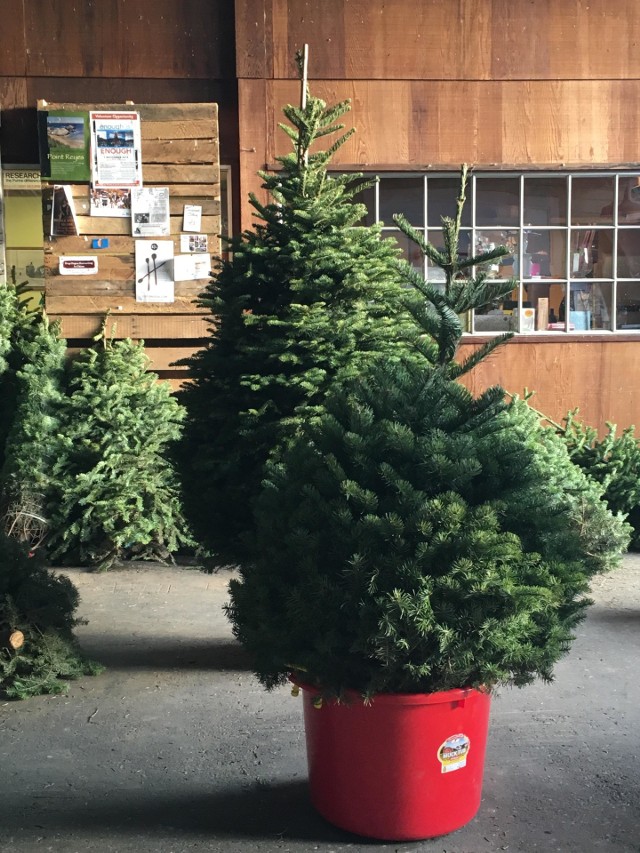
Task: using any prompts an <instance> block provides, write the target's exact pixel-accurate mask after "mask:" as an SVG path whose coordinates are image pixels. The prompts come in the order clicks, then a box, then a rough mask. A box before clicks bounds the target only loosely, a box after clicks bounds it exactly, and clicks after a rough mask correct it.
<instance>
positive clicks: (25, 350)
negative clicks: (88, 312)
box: [0, 312, 66, 548]
mask: <svg viewBox="0 0 640 853" xmlns="http://www.w3.org/2000/svg"><path fill="white" fill-rule="evenodd" d="M65 353H66V342H65V341H64V340H63V339H61V338H60V336H59V327H58V325H57V324H55V323H54V324H50V323H49V321H48V319H47V317H46V315H45V314H43V313H40V312H37V313H35V314H33V315H31V317H30V318H29V322H22V323H20V324H16V333H15V334H14V340H13V352H12V357H11V359H10V362H11V363H12V365H13V369H12V370H11V371H10V372H8V373H7V374H6V376H5V378H7V379H8V381H10V382H11V384H12V386H13V388H12V392H13V393H12V394H9V395H8V396H9V397H12V398H13V400H14V405H13V411H12V413H11V414H12V419H11V422H10V423H9V426H8V429H7V436H6V441H5V445H4V464H3V465H2V467H1V468H0V518H2V521H3V526H4V529H5V532H6V533H8V534H9V535H11V536H14V537H16V538H19V539H22V540H24V541H27V542H28V543H29V544H30V546H31V547H32V548H34V547H37V546H38V545H39V544H40V543H41V542H42V540H43V538H44V537H45V536H46V533H47V528H48V525H47V519H46V514H45V513H46V510H45V506H46V500H47V497H46V496H47V493H48V490H49V477H50V471H51V465H52V463H53V458H54V456H53V454H54V447H53V446H54V443H55V436H56V434H57V432H58V418H59V407H60V402H61V399H62V381H63V374H64V365H65ZM0 384H2V380H0ZM7 384H8V382H7Z"/></svg>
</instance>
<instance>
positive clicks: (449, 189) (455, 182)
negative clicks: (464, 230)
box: [427, 177, 473, 228]
mask: <svg viewBox="0 0 640 853" xmlns="http://www.w3.org/2000/svg"><path fill="white" fill-rule="evenodd" d="M459 193H460V179H459V178H458V177H455V178H429V179H428V181H427V224H428V225H429V226H431V227H432V228H433V227H436V228H439V227H440V225H441V223H442V217H443V216H448V217H449V218H450V219H455V215H456V202H457V200H458V194H459ZM465 195H466V203H465V205H464V207H463V209H462V222H461V224H462V225H464V226H467V227H468V226H470V225H471V211H472V209H473V203H472V201H473V199H472V197H473V187H472V184H471V181H468V182H467V188H466V192H465Z"/></svg>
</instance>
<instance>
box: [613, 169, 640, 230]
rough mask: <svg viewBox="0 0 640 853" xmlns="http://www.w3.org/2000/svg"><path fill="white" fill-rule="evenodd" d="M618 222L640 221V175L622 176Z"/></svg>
mask: <svg viewBox="0 0 640 853" xmlns="http://www.w3.org/2000/svg"><path fill="white" fill-rule="evenodd" d="M618 222H619V223H620V225H630V224H633V223H635V222H640V177H636V176H634V177H632V178H626V177H625V178H620V183H619V184H618Z"/></svg>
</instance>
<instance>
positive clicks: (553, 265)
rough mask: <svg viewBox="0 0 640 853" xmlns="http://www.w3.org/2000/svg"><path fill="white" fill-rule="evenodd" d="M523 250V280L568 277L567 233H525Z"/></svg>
mask: <svg viewBox="0 0 640 853" xmlns="http://www.w3.org/2000/svg"><path fill="white" fill-rule="evenodd" d="M523 248H524V252H523V257H522V277H523V278H566V277H567V273H566V269H567V235H566V232H565V231H525V232H524V246H523Z"/></svg>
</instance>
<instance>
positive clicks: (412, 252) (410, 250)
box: [382, 228, 425, 272]
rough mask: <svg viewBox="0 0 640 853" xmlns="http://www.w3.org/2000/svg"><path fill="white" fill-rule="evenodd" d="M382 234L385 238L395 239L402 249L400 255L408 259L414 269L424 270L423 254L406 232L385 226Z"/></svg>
mask: <svg viewBox="0 0 640 853" xmlns="http://www.w3.org/2000/svg"><path fill="white" fill-rule="evenodd" d="M382 236H383V237H384V238H385V239H386V240H395V241H396V243H397V244H398V246H399V247H400V249H401V250H402V254H401V257H402V258H404V259H405V261H408V262H409V263H410V264H411V266H412V267H414V269H417V270H419V271H420V272H424V264H425V260H424V255H423V254H422V251H421V249H420V248H419V247H418V245H417V244H416V243H414V242H413V240H410V239H409V238H408V237H407V236H406V234H403V233H402V231H400V230H398V229H397V228H385V229H384V231H383V232H382Z"/></svg>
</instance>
